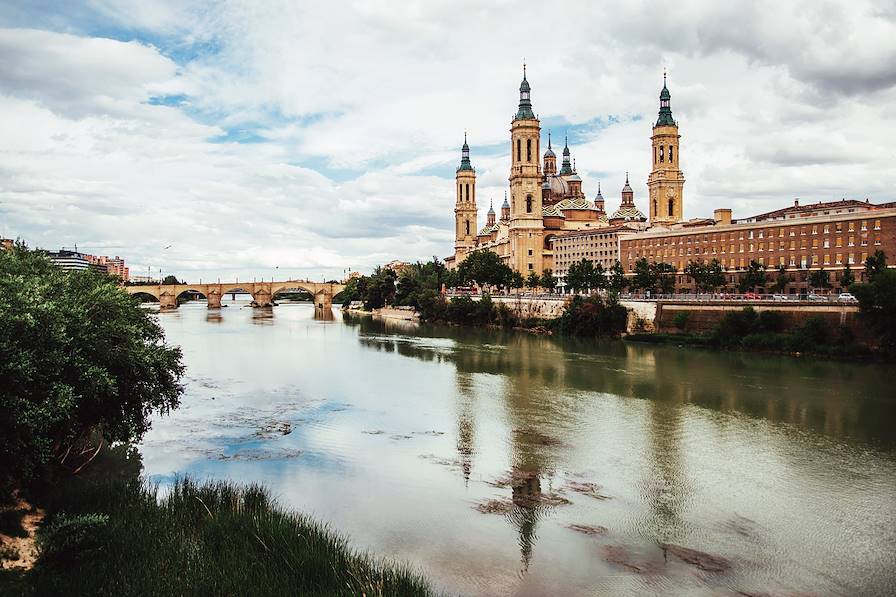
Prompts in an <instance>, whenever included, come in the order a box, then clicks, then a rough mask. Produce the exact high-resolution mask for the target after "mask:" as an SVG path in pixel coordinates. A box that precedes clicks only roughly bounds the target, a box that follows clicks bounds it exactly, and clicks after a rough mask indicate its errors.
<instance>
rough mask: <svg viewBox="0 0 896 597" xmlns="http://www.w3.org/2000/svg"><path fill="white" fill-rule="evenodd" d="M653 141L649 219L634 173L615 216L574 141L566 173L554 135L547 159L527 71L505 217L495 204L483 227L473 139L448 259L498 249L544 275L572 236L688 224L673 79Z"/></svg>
mask: <svg viewBox="0 0 896 597" xmlns="http://www.w3.org/2000/svg"><path fill="white" fill-rule="evenodd" d="M651 141H652V145H653V147H652V149H653V156H652V159H653V162H652V171H651V173H650V176H649V177H648V179H647V187H648V193H649V206H650V209H649V211H650V219H649V221H648V218H647V217H645V215H644V214H643V213H642V212H641V211H640V210H639V209H638V208H637V207H636V206H635V198H634V191H633V190H632V187H631V185H630V184H629V181H628V174H626V178H625V186H624V187H623V188H622V199H621V203H620V205H619V208H618V209H617V210H615V211H613V212H612V213H608V212H607V211H606V206H605V202H604V198H603V195H602V194H601V189H600V183H598V186H597V193H596V195H595V197H594V199H593V200H589V199H588V198H587V197H586V195H585V192H584V191H583V189H582V178H581V177H580V176H579V175H578V173H577V172H576V166H575V161H574V160H573V159H572V157H571V154H570V150H569V143H568V142H566V141H564V144H563V151H562V159H561V162H560V169H559V170H558V169H557V155H556V154H555V153H554V149H553V147H552V142H551V136H550V133H548V138H547V149H546V151H545V152H544V155H541V124H540V122H539V120H538V118H537V117H536V116H535V113H534V112H533V111H532V100H531V88H530V86H529V82H528V81H527V80H526V72H525V67H523V81H522V83H521V84H520V102H519V107H518V109H517V112H516V115H515V116H514V119H513V122H512V123H511V125H510V152H511V166H510V177H509V182H510V185H509V191H510V193H509V195H510V198H509V201H508V196H507V191H505V195H504V203H503V204H502V205H501V215H500V218H499V217H498V215H497V214H496V213H495V210H494V207H493V206H491V205H490V206H489V210H488V213H487V216H486V222H485V226H483V227H482V228H481V229H480V230H478V231H477V230H476V228H477V223H478V208H477V206H476V170H475V169H474V168H473V166H472V163H471V162H470V147H469V145H468V144H467V140H466V136H465V138H464V144H463V147H462V149H461V161H460V166H458V168H457V171H456V176H455V193H456V195H455V207H454V214H455V243H454V255H452V256H450V257H448V258H447V259H446V260H445V261H446V265H447V266H448V267H449V268H454V267H457V265H458V264H460V262H461V261H463V259H464V258H465V257H466V256H467V255H469V254H470V253H471V252H473V251H492V252H494V253H496V254H497V255H498V256H499V257H501V260H502V261H503V262H504V263H506V264H507V265H509V266H510V267H511V268H512V269H513V270H515V271H519V272H521V273H523V275H526V274H527V273H528V272H536V273H538V274H541V272H542V271H543V270H545V269H554V266H555V264H554V248H553V247H554V241H555V240H557V239H558V238H560V237H563V236H565V235H568V234H572V233H579V232H582V231H586V230H592V229H593V230H600V229H607V231H609V230H617V229H625V230H629V231H635V230H644V229H647V228H648V227H651V226H669V225H673V224H676V223H678V222H680V221H682V219H683V209H682V207H683V202H682V191H683V187H684V176H683V174H682V172H681V170H680V169H679V157H680V156H679V151H678V147H679V134H678V124H677V123H676V122H675V120H674V119H673V118H672V109H671V107H670V94H669V90H668V89H667V87H666V84H665V76H664V77H663V89H662V91H661V93H660V110H659V116H658V118H657V121H656V124H654V126H653V135H652V136H651ZM539 156H541V159H539Z"/></svg>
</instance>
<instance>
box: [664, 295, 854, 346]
mask: <svg viewBox="0 0 896 597" xmlns="http://www.w3.org/2000/svg"><path fill="white" fill-rule="evenodd" d="M747 306H749V307H752V308H753V309H754V310H755V311H756V312H760V313H761V312H762V311H776V312H778V313H780V314H781V317H782V319H783V320H784V330H785V331H787V330H790V329H793V328H797V327H799V326H801V325H803V324H804V323H805V322H806V320H807V319H808V318H810V317H813V316H817V317H821V318H822V319H823V320H824V322H825V323H826V324H827V325H828V326H829V327H830V328H831V329H837V328H839V327H840V326H845V327H847V328H850V329H851V330H852V332H853V333H854V334H855V335H856V337H860V336H863V335H864V333H865V332H864V330H863V326H862V325H861V324H860V323H859V321H858V315H859V308H858V307H857V306H855V305H819V304H811V303H810V304H800V305H787V304H781V303H772V302H769V303H763V304H756V303H750V304H744V303H731V302H728V301H726V302H724V303H721V302H714V303H712V302H708V303H667V302H660V303H655V307H656V317H655V319H654V327H655V330H656V331H657V332H664V333H677V332H687V333H701V332H707V331H709V330H711V329H713V328H715V327H716V326H717V325H718V324H719V322H720V321H721V320H722V318H723V317H724V316H725V313H730V312H732V311H741V310H743V309H744V307H747ZM682 312H686V313H688V318H687V324H686V325H685V328H684V329H683V330H682V329H679V328H678V327H677V326H676V325H675V316H676V315H678V314H679V313H682Z"/></svg>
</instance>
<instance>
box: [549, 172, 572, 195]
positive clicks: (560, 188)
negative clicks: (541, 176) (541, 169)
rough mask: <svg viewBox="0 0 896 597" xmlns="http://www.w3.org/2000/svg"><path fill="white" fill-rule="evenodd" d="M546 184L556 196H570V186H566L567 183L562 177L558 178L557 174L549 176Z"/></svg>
mask: <svg viewBox="0 0 896 597" xmlns="http://www.w3.org/2000/svg"><path fill="white" fill-rule="evenodd" d="M545 184H548V185H550V187H551V193H553V194H554V195H560V196H563V195H568V194H569V185H568V184H566V181H565V180H564V179H563V177H562V176H558V175H556V174H553V175H551V176H548V177H547V179H546V180H545Z"/></svg>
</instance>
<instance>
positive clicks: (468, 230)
mask: <svg viewBox="0 0 896 597" xmlns="http://www.w3.org/2000/svg"><path fill="white" fill-rule="evenodd" d="M464 223H465V224H466V225H467V236H470V220H467V221H466V222H464Z"/></svg>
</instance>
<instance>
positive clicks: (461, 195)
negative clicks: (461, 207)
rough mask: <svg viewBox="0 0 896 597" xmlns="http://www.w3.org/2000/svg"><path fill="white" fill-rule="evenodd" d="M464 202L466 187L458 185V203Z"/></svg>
mask: <svg viewBox="0 0 896 597" xmlns="http://www.w3.org/2000/svg"><path fill="white" fill-rule="evenodd" d="M463 200H464V185H462V184H460V183H458V185H457V202H458V203H460V202H461V201H463Z"/></svg>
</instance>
